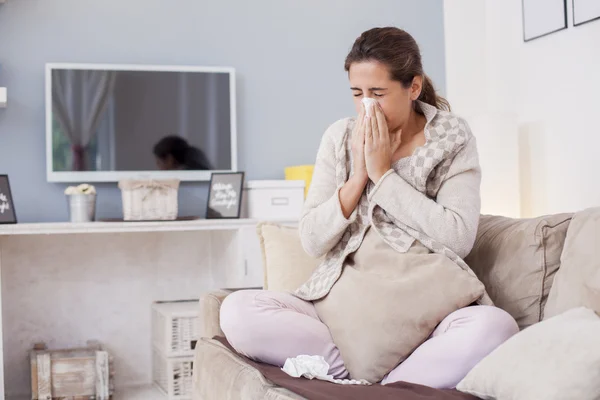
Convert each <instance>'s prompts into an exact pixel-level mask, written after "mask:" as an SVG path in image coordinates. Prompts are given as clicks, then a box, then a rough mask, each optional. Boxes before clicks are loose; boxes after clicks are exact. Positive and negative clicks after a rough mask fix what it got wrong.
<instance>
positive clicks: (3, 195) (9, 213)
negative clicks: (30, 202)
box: [0, 175, 17, 225]
mask: <svg viewBox="0 0 600 400" xmlns="http://www.w3.org/2000/svg"><path fill="white" fill-rule="evenodd" d="M16 223H17V212H16V211H15V202H14V200H13V197H12V192H11V190H10V182H9V180H8V175H0V225H2V224H16Z"/></svg>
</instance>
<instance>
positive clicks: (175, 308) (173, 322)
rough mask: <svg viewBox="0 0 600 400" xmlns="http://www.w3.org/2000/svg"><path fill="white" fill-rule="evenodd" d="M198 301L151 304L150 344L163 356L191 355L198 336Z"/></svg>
mask: <svg viewBox="0 0 600 400" xmlns="http://www.w3.org/2000/svg"><path fill="white" fill-rule="evenodd" d="M199 308H200V305H199V302H198V301H197V300H193V301H192V300H190V301H173V302H156V303H153V304H152V344H153V346H154V347H155V348H156V349H158V350H159V351H160V352H161V353H163V354H164V355H165V357H179V356H192V355H193V354H194V348H195V347H196V342H197V341H198V339H199V338H200V317H199Z"/></svg>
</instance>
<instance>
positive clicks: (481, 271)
mask: <svg viewBox="0 0 600 400" xmlns="http://www.w3.org/2000/svg"><path fill="white" fill-rule="evenodd" d="M571 218H572V214H558V215H551V216H544V217H539V218H531V219H512V218H505V217H498V216H488V215H484V216H482V217H481V219H480V223H479V230H478V233H477V239H476V241H475V245H474V247H473V250H472V251H471V254H469V256H468V257H467V258H466V260H465V261H466V262H467V264H469V266H470V267H471V268H472V269H473V271H474V272H475V273H476V274H477V276H478V277H479V279H481V281H482V282H483V283H484V284H485V286H486V289H487V291H488V293H489V295H490V297H491V298H492V300H493V301H494V303H495V304H496V306H498V307H500V308H502V309H504V310H506V311H507V312H508V313H510V314H511V315H512V316H513V317H514V318H515V320H516V321H517V323H518V324H519V327H520V328H521V329H523V328H526V327H528V326H530V325H532V324H534V323H536V322H539V321H540V320H541V319H542V311H543V309H544V305H545V303H546V300H547V298H548V292H549V291H550V287H551V285H552V280H553V279H554V275H555V274H556V271H557V270H558V268H559V266H560V255H561V253H562V248H563V245H564V241H565V237H566V234H567V230H568V227H569V222H570V221H571Z"/></svg>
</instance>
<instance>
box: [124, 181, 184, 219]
mask: <svg viewBox="0 0 600 400" xmlns="http://www.w3.org/2000/svg"><path fill="white" fill-rule="evenodd" d="M119 188H120V189H121V197H122V199H123V219H124V220H125V221H157V220H174V219H176V218H177V191H178V189H179V181H178V180H163V181H155V180H151V181H134V180H124V181H120V182H119Z"/></svg>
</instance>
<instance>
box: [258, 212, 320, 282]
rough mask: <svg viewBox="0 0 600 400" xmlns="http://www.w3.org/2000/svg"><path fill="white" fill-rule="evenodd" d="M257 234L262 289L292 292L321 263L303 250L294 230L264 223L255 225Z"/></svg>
mask: <svg viewBox="0 0 600 400" xmlns="http://www.w3.org/2000/svg"><path fill="white" fill-rule="evenodd" d="M256 233H257V234H258V238H259V240H260V246H261V250H262V255H263V265H264V272H265V283H264V288H265V289H268V290H275V291H283V292H293V291H295V290H296V289H298V288H299V287H300V286H301V285H302V284H303V283H304V282H306V281H307V280H308V278H309V277H310V275H311V274H312V272H313V271H314V270H315V269H316V268H317V266H318V265H319V262H320V260H319V259H314V258H312V257H310V256H309V255H308V254H306V252H305V251H304V249H303V248H302V244H301V243H300V236H299V235H298V229H297V228H292V227H287V226H281V225H278V224H272V223H266V222H265V223H261V224H259V225H258V227H257V228H256Z"/></svg>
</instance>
